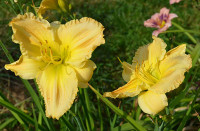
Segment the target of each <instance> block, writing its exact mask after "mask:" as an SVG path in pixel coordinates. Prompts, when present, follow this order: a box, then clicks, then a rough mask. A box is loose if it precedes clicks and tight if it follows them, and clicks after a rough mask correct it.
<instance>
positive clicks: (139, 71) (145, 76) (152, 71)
mask: <svg viewBox="0 0 200 131" xmlns="http://www.w3.org/2000/svg"><path fill="white" fill-rule="evenodd" d="M135 75H136V77H137V78H139V79H140V80H141V81H143V82H144V83H146V84H148V85H154V84H155V83H157V82H158V81H159V79H160V71H159V69H158V67H154V68H153V67H152V66H148V64H147V65H145V64H144V63H143V64H142V65H141V66H138V65H137V66H136V68H135Z"/></svg>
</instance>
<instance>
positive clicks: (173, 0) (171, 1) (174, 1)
mask: <svg viewBox="0 0 200 131" xmlns="http://www.w3.org/2000/svg"><path fill="white" fill-rule="evenodd" d="M180 1H181V0H170V2H169V3H170V4H174V3H179V2H180Z"/></svg>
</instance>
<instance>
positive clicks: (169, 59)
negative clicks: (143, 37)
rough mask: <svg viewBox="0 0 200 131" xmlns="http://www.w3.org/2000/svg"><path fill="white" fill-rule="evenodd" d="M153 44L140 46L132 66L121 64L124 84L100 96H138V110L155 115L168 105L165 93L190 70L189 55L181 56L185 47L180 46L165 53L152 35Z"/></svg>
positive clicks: (180, 81)
mask: <svg viewBox="0 0 200 131" xmlns="http://www.w3.org/2000/svg"><path fill="white" fill-rule="evenodd" d="M153 39H154V41H153V43H151V44H148V45H145V46H142V47H140V48H139V49H138V50H137V52H136V53H135V57H134V58H133V61H132V62H133V63H132V65H131V64H128V63H126V62H123V63H122V65H123V69H124V70H123V73H122V77H123V79H124V80H125V81H126V82H128V83H127V84H126V85H124V86H122V87H120V88H118V89H117V90H114V91H113V92H106V93H104V97H111V98H124V97H134V96H136V95H139V96H138V103H139V106H140V107H141V109H142V110H143V111H144V112H145V113H148V114H157V113H158V112H160V111H161V110H163V109H164V108H165V106H167V105H168V102H167V97H166V95H165V93H167V92H169V91H171V90H174V89H176V88H178V87H179V85H180V84H181V83H182V82H183V80H184V78H185V76H184V73H185V72H186V71H188V70H189V69H190V68H191V67H192V59H191V57H190V55H186V54H185V50H186V45H185V44H183V45H180V46H178V47H176V48H174V49H172V50H170V51H168V52H167V53H166V50H165V48H166V46H167V45H166V44H165V43H164V42H163V40H162V39H160V38H157V37H155V36H153Z"/></svg>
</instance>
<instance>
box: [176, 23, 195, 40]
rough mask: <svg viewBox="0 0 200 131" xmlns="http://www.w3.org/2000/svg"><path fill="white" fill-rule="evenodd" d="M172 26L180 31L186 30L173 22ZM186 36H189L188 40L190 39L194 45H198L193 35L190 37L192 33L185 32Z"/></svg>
mask: <svg viewBox="0 0 200 131" xmlns="http://www.w3.org/2000/svg"><path fill="white" fill-rule="evenodd" d="M172 24H173V25H174V26H176V27H177V28H178V29H180V30H185V29H184V28H183V27H181V26H180V25H178V24H177V23H175V22H172ZM184 34H185V35H186V36H188V38H189V39H190V40H191V41H192V42H193V43H195V44H197V41H196V40H195V38H194V37H193V36H192V35H190V33H188V32H184Z"/></svg>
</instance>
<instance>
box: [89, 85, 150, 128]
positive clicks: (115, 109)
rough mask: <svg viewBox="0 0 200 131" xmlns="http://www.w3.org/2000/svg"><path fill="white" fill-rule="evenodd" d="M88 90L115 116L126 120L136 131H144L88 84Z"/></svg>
mask: <svg viewBox="0 0 200 131" xmlns="http://www.w3.org/2000/svg"><path fill="white" fill-rule="evenodd" d="M88 85H89V87H90V89H91V90H92V91H93V92H94V93H95V94H96V95H97V96H99V98H100V99H101V100H102V101H103V102H104V103H105V104H106V105H107V106H108V107H110V108H111V109H112V110H113V111H114V112H115V113H116V114H118V115H120V116H121V117H123V118H124V119H126V120H127V121H128V122H129V123H130V124H131V125H132V126H133V127H135V129H136V130H139V131H146V129H145V128H143V127H142V125H140V124H139V123H138V122H136V121H135V120H133V119H132V118H131V117H130V116H129V115H128V114H126V113H125V112H123V111H122V110H120V109H119V108H117V107H116V106H115V105H113V104H112V103H111V102H110V101H109V100H108V99H106V98H104V97H103V96H102V95H101V94H100V93H99V92H98V91H97V90H95V89H94V88H93V87H92V86H91V85H90V84H88Z"/></svg>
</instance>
